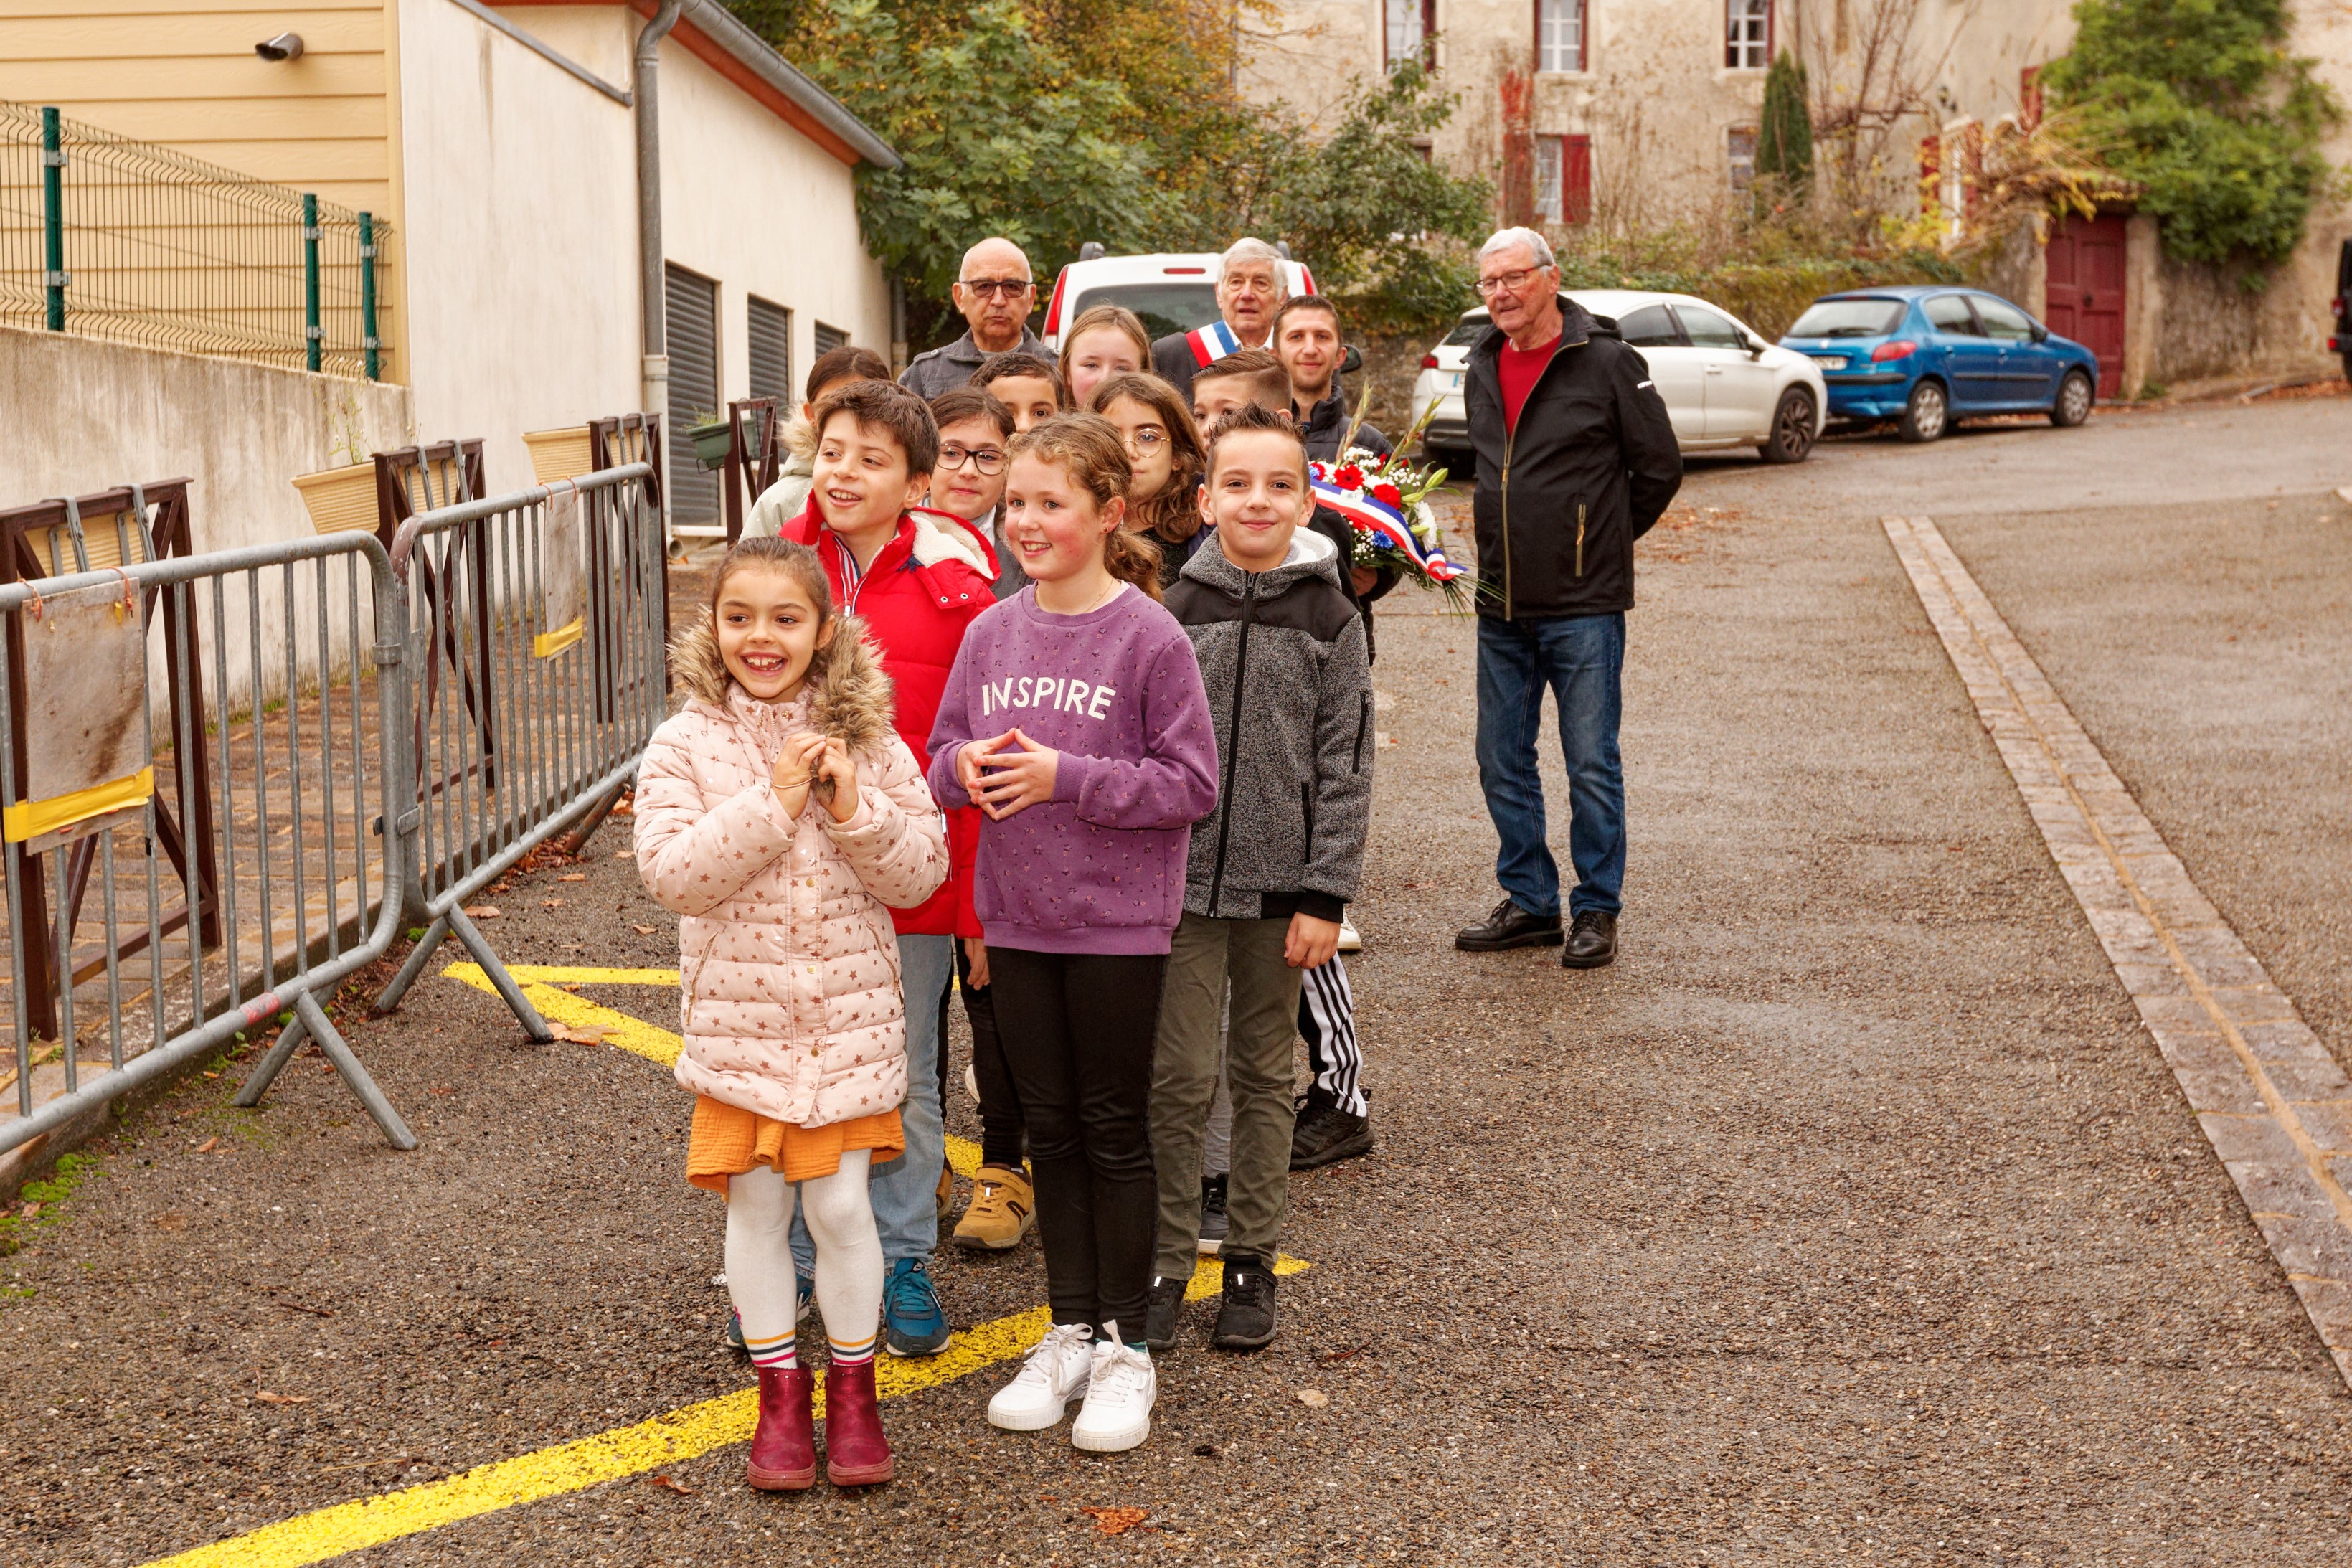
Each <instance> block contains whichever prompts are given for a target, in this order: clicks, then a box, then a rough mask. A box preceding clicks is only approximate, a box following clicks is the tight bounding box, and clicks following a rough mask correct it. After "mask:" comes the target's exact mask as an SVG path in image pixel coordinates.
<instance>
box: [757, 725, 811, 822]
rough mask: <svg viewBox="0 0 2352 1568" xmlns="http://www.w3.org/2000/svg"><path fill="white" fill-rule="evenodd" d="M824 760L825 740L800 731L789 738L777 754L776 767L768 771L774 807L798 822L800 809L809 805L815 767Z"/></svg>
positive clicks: (786, 738)
mask: <svg viewBox="0 0 2352 1568" xmlns="http://www.w3.org/2000/svg"><path fill="white" fill-rule="evenodd" d="M823 761H824V736H823V735H819V734H815V733H814V732H812V731H802V732H801V733H799V734H797V735H788V736H786V737H785V738H784V743H783V746H782V749H781V750H779V751H778V752H776V761H775V765H774V766H773V767H772V768H771V769H769V771H768V787H769V788H770V789H772V790H773V791H775V792H776V804H777V805H780V806H782V807H783V808H784V815H785V816H789V817H792V818H793V819H794V820H798V819H799V817H800V815H801V807H803V806H804V805H807V804H808V795H809V784H810V782H811V781H812V780H813V779H814V778H815V776H816V765H817V764H818V763H821V762H823Z"/></svg>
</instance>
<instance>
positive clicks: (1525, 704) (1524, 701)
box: [1478, 615, 1625, 915]
mask: <svg viewBox="0 0 2352 1568" xmlns="http://www.w3.org/2000/svg"><path fill="white" fill-rule="evenodd" d="M1624 668H1625V617H1624V616H1622V615H1613V616H1546V617H1543V618H1542V619H1538V620H1521V621H1503V620H1496V619H1494V618H1493V617H1491V616H1479V617H1478V787H1479V788H1480V789H1481V790H1483V791H1484V792H1485V793H1486V815H1487V816H1491V817H1493V818H1494V819H1495V832H1496V835H1497V836H1498V837H1500V838H1501V839H1502V847H1501V848H1500V849H1499V850H1497V851H1496V856H1495V880H1496V881H1497V882H1500V883H1501V884H1502V886H1503V891H1504V892H1506V893H1508V894H1509V895H1510V898H1511V902H1513V903H1515V904H1517V905H1518V906H1519V908H1521V909H1523V910H1526V911H1527V912H1528V913H1529V914H1531V915H1556V914H1558V913H1559V865H1558V863H1557V862H1555V861H1554V860H1553V859H1552V856H1551V847H1550V846H1549V844H1547V843H1546V842H1545V838H1544V797H1543V777H1542V775H1541V774H1540V773H1538V772H1537V771H1536V733H1537V731H1538V727H1539V726H1540V725H1541V723H1542V721H1543V694H1544V689H1545V688H1546V687H1549V688H1550V689H1551V694H1552V700H1553V701H1554V703H1555V704H1557V706H1558V708H1559V745H1560V751H1561V752H1563V753H1564V754H1565V756H1566V760H1567V763H1568V858H1569V860H1570V863H1571V864H1572V865H1574V866H1575V868H1576V890H1575V892H1574V893H1572V894H1570V897H1569V900H1568V902H1569V912H1570V914H1571V915H1577V914H1581V913H1583V912H1584V911H1585V910H1600V911H1601V913H1603V914H1611V915H1613V914H1615V913H1617V911H1618V909H1619V906H1620V902H1621V900H1620V894H1621V893H1622V890H1623V888H1624V885H1625V769H1624V764H1623V763H1622V762H1621V761H1620V760H1619V758H1618V754H1617V726H1618V722H1619V721H1620V719H1621V718H1622V714H1623V709H1624V703H1623V699H1622V692H1621V691H1620V689H1619V684H1618V682H1619V677H1620V676H1621V675H1622V673H1623V671H1624Z"/></svg>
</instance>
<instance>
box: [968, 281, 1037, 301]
mask: <svg viewBox="0 0 2352 1568" xmlns="http://www.w3.org/2000/svg"><path fill="white" fill-rule="evenodd" d="M958 281H959V282H960V283H961V285H962V287H963V288H964V289H967V290H968V291H970V292H971V293H974V294H977V295H979V296H980V297H981V298H982V299H983V300H985V299H988V298H990V297H992V296H993V297H995V298H998V299H1003V300H1018V299H1019V298H1021V296H1022V295H1024V294H1026V293H1027V292H1029V290H1030V289H1034V288H1035V287H1037V285H1036V284H1035V283H1034V281H1032V280H1031V279H1026V278H967V279H958Z"/></svg>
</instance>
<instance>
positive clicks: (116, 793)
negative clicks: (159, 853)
mask: <svg viewBox="0 0 2352 1568" xmlns="http://www.w3.org/2000/svg"><path fill="white" fill-rule="evenodd" d="M154 798H155V770H154V768H153V767H152V765H151V766H148V767H143V768H141V769H140V770H139V771H138V772H137V773H132V774H131V776H130V777H129V778H121V779H112V780H110V781H109V782H107V783H105V784H92V785H90V786H89V788H88V789H78V790H75V791H74V792H73V793H72V794H70V795H51V796H50V797H49V798H48V799H47V800H20V801H18V802H17V803H16V805H12V806H9V807H8V808H7V809H6V810H5V812H0V831H5V834H6V836H7V839H8V842H9V843H11V844H22V843H24V842H25V840H26V839H27V838H38V837H40V836H41V835H42V834H44V833H55V832H56V831H57V830H58V828H60V827H71V826H73V825H74V824H75V823H77V822H87V821H89V819H90V818H91V817H93V816H105V815H106V814H107V813H108V812H110V811H121V810H122V809H124V808H125V807H126V806H133V805H146V804H147V803H148V802H149V801H151V800H152V799H154Z"/></svg>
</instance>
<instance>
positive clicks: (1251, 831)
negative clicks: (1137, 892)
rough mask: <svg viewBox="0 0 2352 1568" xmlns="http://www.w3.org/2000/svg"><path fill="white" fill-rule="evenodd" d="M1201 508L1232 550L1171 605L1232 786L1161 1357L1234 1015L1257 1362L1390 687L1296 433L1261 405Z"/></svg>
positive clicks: (1241, 1278)
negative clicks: (1296, 1022)
mask: <svg viewBox="0 0 2352 1568" xmlns="http://www.w3.org/2000/svg"><path fill="white" fill-rule="evenodd" d="M1312 509H1313V500H1312V495H1311V492H1310V491H1309V489H1308V488H1307V451H1306V448H1305V447H1303V446H1302V445H1300V443H1299V439H1298V432H1297V429H1296V427H1294V426H1292V425H1291V424H1290V422H1289V421H1288V420H1287V419H1285V418H1283V417H1282V416H1279V415H1277V414H1275V413H1272V412H1270V411H1268V410H1265V409H1263V408H1258V407H1255V406H1247V407H1244V408H1242V409H1240V410H1239V411H1237V412H1236V413H1234V414H1233V415H1231V416H1227V418H1226V419H1225V420H1224V421H1223V423H1222V424H1220V425H1219V426H1216V427H1215V437H1214V439H1213V442H1212V444H1211V446H1210V448H1209V472H1208V477H1207V479H1206V480H1205V482H1204V483H1203V484H1202V513H1203V516H1204V518H1205V520H1206V521H1209V522H1210V523H1212V524H1213V526H1214V527H1215V529H1216V534H1215V540H1214V543H1213V546H1212V547H1208V548H1203V549H1202V550H1199V551H1197V552H1194V553H1193V555H1192V559H1191V560H1190V561H1187V562H1186V563H1184V571H1183V574H1182V575H1181V577H1180V578H1178V580H1177V583H1176V586H1175V587H1174V588H1173V589H1171V590H1170V592H1169V595H1168V601H1167V603H1168V609H1169V611H1170V613H1171V614H1172V615H1174V616H1175V617H1176V618H1177V620H1178V621H1179V622H1181V624H1182V626H1183V627H1184V629H1185V631H1186V633H1187V634H1188V635H1189V636H1190V637H1192V651H1193V652H1194V654H1195V655H1196V656H1198V658H1199V659H1200V661H1201V677H1202V682H1203V684H1205V685H1206V687H1207V689H1208V693H1209V706H1210V708H1211V709H1212V710H1213V712H1214V713H1215V715H1216V726H1217V754H1218V762H1219V769H1220V777H1219V780H1218V786H1217V807H1216V810H1215V811H1214V812H1213V813H1212V814H1211V815H1210V816H1207V817H1206V818H1204V819H1202V821H1200V822H1198V823H1195V824H1194V825H1193V828H1192V852H1191V858H1190V859H1189V861H1188V862H1187V864H1186V866H1185V876H1184V916H1183V919H1182V921H1181V923H1179V924H1178V926H1177V928H1176V932H1175V936H1174V939H1173V941H1172V942H1171V947H1170V949H1169V954H1168V973H1167V978H1166V980H1165V982H1164V983H1163V987H1162V990H1161V992H1160V1032H1159V1036H1158V1038H1157V1039H1156V1040H1155V1042H1154V1044H1153V1047H1152V1082H1151V1157H1152V1164H1153V1168H1154V1169H1155V1171H1156V1172H1157V1173H1158V1181H1159V1185H1160V1223H1159V1240H1158V1252H1157V1255H1156V1257H1155V1259H1154V1262H1153V1265H1152V1272H1153V1276H1154V1278H1153V1279H1152V1284H1151V1294H1150V1300H1149V1302H1148V1307H1147V1310H1146V1313H1145V1318H1144V1322H1145V1340H1146V1342H1147V1343H1149V1344H1150V1345H1151V1346H1152V1348H1154V1349H1156V1350H1166V1349H1168V1348H1169V1347H1170V1346H1171V1345H1172V1344H1173V1343H1174V1342H1175V1339H1176V1328H1177V1321H1178V1318H1179V1316H1180V1314H1181V1311H1182V1310H1183V1302H1184V1287H1185V1286H1186V1284H1187V1283H1189V1282H1190V1281H1191V1279H1192V1268H1193V1263H1194V1261H1195V1256H1194V1255H1195V1253H1196V1250H1197V1248H1198V1245H1199V1239H1200V1227H1201V1204H1200V1180H1201V1151H1202V1142H1203V1139H1204V1135H1205V1133H1206V1131H1207V1128H1208V1121H1209V1106H1210V1102H1211V1100H1213V1098H1214V1096H1215V1093H1216V1087H1217V1079H1218V1054H1219V1053H1218V1044H1219V1042H1218V1036H1219V1032H1220V1031H1219V1023H1220V1019H1221V1017H1223V1016H1224V1015H1225V1013H1226V1005H1227V1001H1228V998H1229V997H1230V1001H1231V1023H1230V1026H1229V1027H1228V1028H1227V1030H1226V1031H1225V1033H1226V1044H1225V1047H1224V1063H1225V1071H1226V1075H1227V1077H1228V1079H1229V1081H1230V1083H1231V1085H1232V1090H1233V1106H1234V1128H1233V1169H1232V1175H1231V1183H1230V1187H1229V1190H1228V1197H1227V1211H1228V1214H1229V1215H1230V1230H1229V1232H1228V1234H1227V1236H1226V1238H1225V1241H1224V1244H1223V1247H1222V1248H1221V1252H1222V1255H1223V1258H1224V1264H1225V1289H1224V1301H1223V1306H1222V1307H1221V1308H1220V1310H1219V1311H1218V1313H1217V1325H1216V1330H1215V1334H1214V1339H1213V1342H1214V1343H1216V1344H1217V1345H1219V1346H1221V1347H1223V1348H1226V1349H1232V1350H1255V1349H1256V1348H1257V1347H1258V1346H1260V1345H1263V1344H1265V1343H1266V1342H1268V1341H1270V1340H1272V1339H1273V1338H1274V1331H1275V1311H1274V1295H1275V1287H1274V1263H1275V1258H1276V1246H1277V1243H1278V1241H1279V1239H1280V1236H1281V1230H1282V1214H1283V1207H1284V1205H1285V1204H1286V1202H1287V1201H1288V1195H1289V1183H1290V1175H1289V1172H1290V1151H1291V1138H1292V1131H1293V1128H1292V1108H1291V1100H1290V1041H1291V1018H1292V1016H1293V1015H1294V1013H1295V1012H1296V1011H1297V1006H1298V994H1299V984H1300V975H1301V974H1302V973H1303V972H1305V971H1307V970H1309V969H1312V968H1314V967H1315V966H1316V965H1318V964H1320V963H1328V962H1329V961H1330V958H1331V955H1332V954H1333V952H1336V951H1337V949H1338V946H1339V921H1340V919H1341V917H1342V916H1343V915H1344V914H1345V913H1346V911H1347V907H1348V900H1349V899H1351V898H1353V897H1354V896H1355V893H1356V883H1357V879H1358V877H1359V876H1360V874H1361V872H1362V869H1363V861H1364V840H1365V837H1366V836H1367V833H1368V831H1369V829H1370V825H1371V809H1372V736H1371V721H1372V676H1371V667H1370V665H1369V664H1368V663H1366V662H1365V658H1364V631H1363V621H1362V618H1361V617H1360V616H1358V615H1357V614H1356V608H1355V605H1353V604H1352V603H1350V602H1349V598H1348V595H1347V594H1346V592H1345V591H1344V590H1342V589H1341V588H1340V586H1339V552H1338V551H1336V550H1335V549H1333V548H1332V546H1331V543H1330V542H1329V541H1328V540H1326V539H1325V538H1324V537H1323V536H1322V535H1321V534H1319V533H1317V532H1315V531H1312V530H1311V529H1308V528H1307V527H1305V526H1304V524H1305V523H1306V521H1307V515H1308V513H1309V512H1310V511H1311V510H1312Z"/></svg>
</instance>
